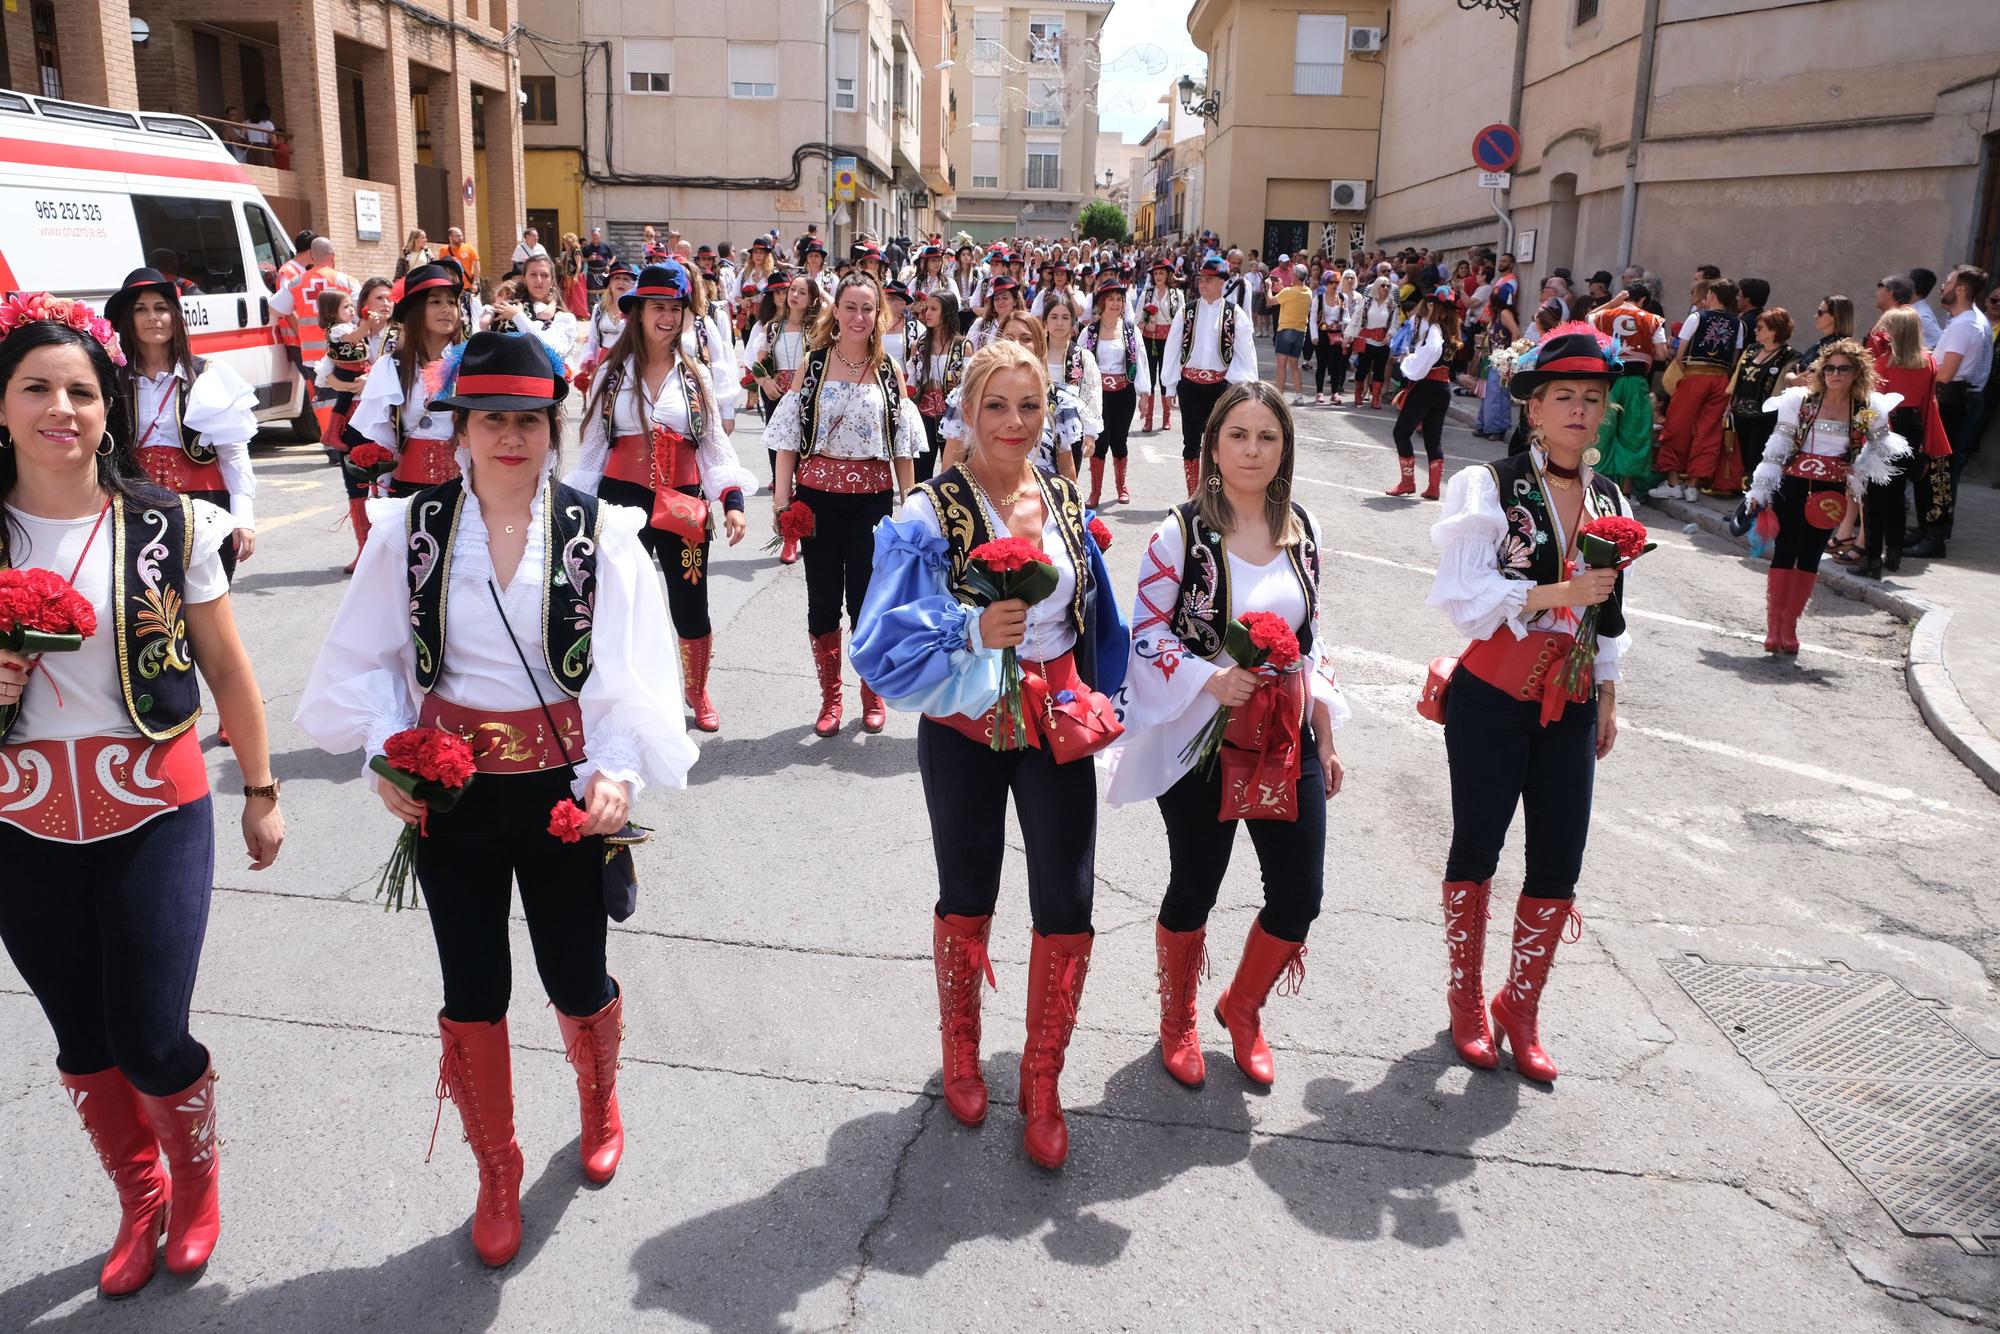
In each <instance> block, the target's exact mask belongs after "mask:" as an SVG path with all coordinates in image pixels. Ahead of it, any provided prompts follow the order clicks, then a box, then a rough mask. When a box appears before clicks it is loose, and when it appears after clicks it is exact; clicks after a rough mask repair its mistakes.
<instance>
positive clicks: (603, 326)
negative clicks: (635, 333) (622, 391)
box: [570, 259, 639, 393]
mask: <svg viewBox="0 0 2000 1334" xmlns="http://www.w3.org/2000/svg"><path fill="white" fill-rule="evenodd" d="M638 281H639V273H638V270H636V269H634V268H633V267H632V266H631V265H630V264H627V263H626V262H625V261H624V260H622V259H621V260H619V261H618V262H617V263H616V264H613V265H612V266H611V267H610V268H609V269H606V270H605V271H604V291H603V293H602V295H600V296H599V297H598V298H597V307H596V309H594V310H592V311H591V312H590V322H589V323H588V324H587V325H586V326H585V328H584V334H583V359H582V361H580V362H579V363H578V365H577V368H576V374H574V375H572V376H571V377H570V383H571V384H574V385H575V386H576V387H577V388H578V389H581V390H583V391H584V392H585V393H588V392H590V382H591V380H592V379H593V378H594V377H595V376H596V374H597V368H598V367H599V366H601V365H603V364H604V358H605V356H606V355H607V354H609V353H610V351H611V348H612V345H613V344H615V343H616V342H617V341H618V335H620V334H622V333H624V332H625V308H624V306H622V305H620V304H619V303H620V302H621V301H622V300H623V299H624V296H625V294H626V293H627V292H629V291H631V290H632V285H633V284H634V283H636V282H638Z"/></svg>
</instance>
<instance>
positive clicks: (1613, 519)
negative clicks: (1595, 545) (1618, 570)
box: [1582, 514, 1646, 565]
mask: <svg viewBox="0 0 2000 1334" xmlns="http://www.w3.org/2000/svg"><path fill="white" fill-rule="evenodd" d="M1582 535H1583V536H1585V537H1595V538H1600V539H1602V540H1604V541H1606V542H1610V543H1613V544H1614V545H1616V546H1617V548H1618V563H1619V564H1621V565H1627V564H1630V563H1631V562H1633V561H1635V560H1637V559H1639V557H1641V556H1643V555H1644V554H1645V553H1646V525H1645V524H1643V523H1640V522H1639V521H1638V520H1637V519H1628V518H1626V517H1625V516H1624V515H1622V514H1607V515H1605V516H1604V517H1603V518H1601V519H1592V520H1591V521H1590V522H1589V523H1587V524H1585V525H1584V526H1583V534H1582Z"/></svg>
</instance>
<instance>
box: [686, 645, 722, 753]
mask: <svg viewBox="0 0 2000 1334" xmlns="http://www.w3.org/2000/svg"><path fill="white" fill-rule="evenodd" d="M714 653H715V636H714V635H712V634H708V635H703V636H702V637H701V638H700V639H683V640H682V641H681V675H682V677H683V678H684V680H683V682H682V685H683V687H684V688H685V692H686V698H687V706H688V709H689V711H690V712H692V713H693V714H694V730H695V731H697V732H713V731H716V730H717V729H719V728H720V727H721V726H722V719H721V717H720V715H718V714H717V713H716V711H715V701H714V700H712V699H710V698H709V697H708V665H709V663H710V661H711V660H712V659H713V657H714Z"/></svg>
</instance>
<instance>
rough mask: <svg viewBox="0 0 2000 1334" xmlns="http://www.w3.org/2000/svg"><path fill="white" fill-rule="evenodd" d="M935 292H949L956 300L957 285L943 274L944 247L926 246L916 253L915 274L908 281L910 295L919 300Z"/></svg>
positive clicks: (948, 276) (947, 274)
mask: <svg viewBox="0 0 2000 1334" xmlns="http://www.w3.org/2000/svg"><path fill="white" fill-rule="evenodd" d="M937 292H950V293H951V294H952V296H953V297H954V298H956V297H957V296H958V285H957V283H956V282H955V281H953V278H952V275H950V274H949V273H946V272H945V257H944V247H943V246H935V245H927V246H925V247H924V248H923V249H921V250H919V251H917V272H916V276H915V277H913V278H911V279H910V295H911V297H912V298H913V299H917V300H921V299H922V298H924V297H927V296H930V295H932V294H933V293H937Z"/></svg>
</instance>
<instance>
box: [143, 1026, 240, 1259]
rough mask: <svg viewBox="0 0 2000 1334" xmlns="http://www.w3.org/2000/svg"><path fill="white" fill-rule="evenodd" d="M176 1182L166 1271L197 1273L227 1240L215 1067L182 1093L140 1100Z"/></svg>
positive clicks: (147, 1121) (146, 1096)
mask: <svg viewBox="0 0 2000 1334" xmlns="http://www.w3.org/2000/svg"><path fill="white" fill-rule="evenodd" d="M138 1099H139V1107H140V1110H142V1111H143V1112H145V1114H146V1123H147V1124H148V1125H150V1126H151V1127H152V1128H153V1136H154V1138H156V1139H158V1140H159V1141H160V1151H161V1153H162V1154H164V1155H165V1157H166V1160H167V1169H168V1171H169V1173H170V1174H171V1175H172V1177H173V1196H172V1200H173V1202H172V1203H171V1204H170V1205H169V1206H168V1208H167V1272H168V1273H169V1274H192V1273H195V1272H196V1271H198V1270H199V1269H200V1268H201V1267H202V1266H203V1265H205V1264H207V1263H208V1257H209V1255H210V1254H211V1253H212V1252H213V1251H214V1250H215V1242H216V1239H217V1238H218V1237H220V1236H221V1235H222V1198H221V1192H220V1190H219V1177H220V1175H221V1173H220V1170H219V1168H220V1164H219V1163H218V1162H217V1161H216V1155H217V1154H218V1152H220V1150H221V1147H222V1146H221V1142H220V1141H219V1140H218V1139H217V1138H216V1135H215V1067H214V1066H212V1065H211V1066H210V1067H209V1068H208V1069H206V1070H204V1071H202V1072H201V1078H200V1079H197V1080H195V1081H194V1083H192V1084H190V1085H188V1086H187V1087H186V1088H184V1089H182V1090H181V1091H180V1092H179V1093H175V1094H170V1095H169V1096H167V1097H164V1098H155V1097H153V1096H151V1095H150V1094H145V1093H141V1094H139V1095H138Z"/></svg>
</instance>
